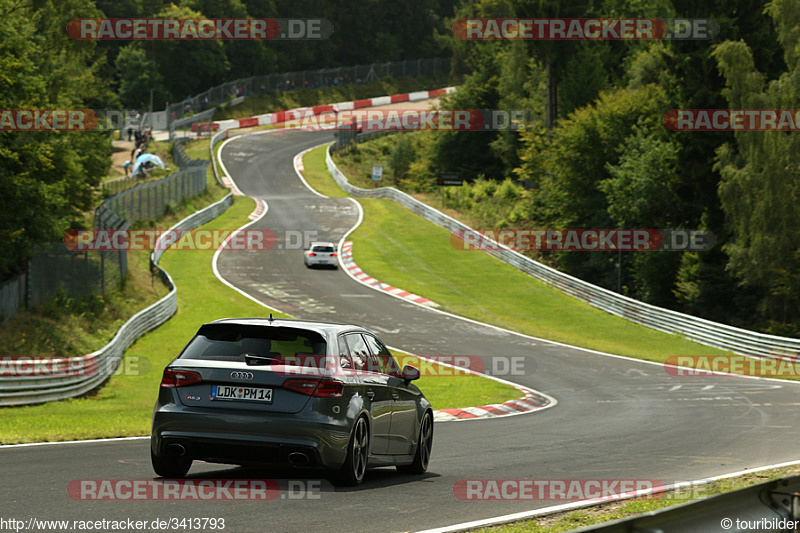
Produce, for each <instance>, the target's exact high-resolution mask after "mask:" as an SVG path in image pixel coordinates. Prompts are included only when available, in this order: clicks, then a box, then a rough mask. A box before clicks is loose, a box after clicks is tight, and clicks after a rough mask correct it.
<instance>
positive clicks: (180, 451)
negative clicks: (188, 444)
mask: <svg viewBox="0 0 800 533" xmlns="http://www.w3.org/2000/svg"><path fill="white" fill-rule="evenodd" d="M167 453H168V454H169V455H172V456H173V457H183V456H184V455H186V448H184V446H183V444H177V443H172V444H170V445H169V446H167Z"/></svg>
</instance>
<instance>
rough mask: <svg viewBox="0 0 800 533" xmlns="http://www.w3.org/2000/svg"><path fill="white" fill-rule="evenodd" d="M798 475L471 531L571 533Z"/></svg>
mask: <svg viewBox="0 0 800 533" xmlns="http://www.w3.org/2000/svg"><path fill="white" fill-rule="evenodd" d="M797 474H800V465H795V466H789V467H785V468H776V469H771V470H764V471H761V472H755V473H752V474H745V475H743V476H739V477H734V478H728V479H722V480H719V481H715V482H712V483H709V484H707V485H700V486H697V487H694V488H687V489H682V490H679V491H673V492H670V493H667V494H664V495H663V496H662V497H660V498H658V499H650V500H647V499H641V500H629V501H625V502H613V503H606V504H602V505H597V506H594V507H588V508H586V509H581V510H578V511H569V512H565V513H556V514H552V515H547V516H543V517H540V518H536V519H532V520H524V521H521V522H515V523H513V524H507V525H502V526H495V527H488V528H481V529H477V530H473V531H478V532H480V533H551V532H553V533H558V532H562V531H571V530H573V529H577V528H581V527H587V526H591V525H595V524H600V523H603V522H608V521H610V520H617V519H622V518H630V517H633V516H636V515H638V514H641V513H647V512H651V511H658V510H660V509H665V508H668V507H672V506H674V505H679V504H682V503H687V502H689V501H691V500H696V499H699V498H706V497H711V496H716V495H718V494H723V493H726V492H731V491H734V490H737V489H743V488H746V487H749V486H751V485H757V484H759V483H764V482H766V481H769V480H770V479H777V478H781V477H786V476H792V475H797ZM558 503H561V502H553V504H554V505H556V504H558Z"/></svg>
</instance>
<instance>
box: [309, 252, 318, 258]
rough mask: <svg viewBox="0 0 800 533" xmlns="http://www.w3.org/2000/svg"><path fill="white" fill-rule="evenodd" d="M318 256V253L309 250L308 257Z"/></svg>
mask: <svg viewBox="0 0 800 533" xmlns="http://www.w3.org/2000/svg"><path fill="white" fill-rule="evenodd" d="M316 256H317V254H315V253H314V252H309V253H308V257H316Z"/></svg>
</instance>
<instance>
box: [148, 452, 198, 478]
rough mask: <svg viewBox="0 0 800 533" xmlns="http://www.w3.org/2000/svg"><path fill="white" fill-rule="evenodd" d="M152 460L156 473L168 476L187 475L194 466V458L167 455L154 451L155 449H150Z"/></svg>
mask: <svg viewBox="0 0 800 533" xmlns="http://www.w3.org/2000/svg"><path fill="white" fill-rule="evenodd" d="M150 462H151V463H153V470H155V472H156V474H158V475H159V476H161V477H166V478H183V477H186V473H187V472H188V471H189V469H190V468H191V467H192V459H191V458H189V457H165V456H163V455H157V454H155V453H153V450H150Z"/></svg>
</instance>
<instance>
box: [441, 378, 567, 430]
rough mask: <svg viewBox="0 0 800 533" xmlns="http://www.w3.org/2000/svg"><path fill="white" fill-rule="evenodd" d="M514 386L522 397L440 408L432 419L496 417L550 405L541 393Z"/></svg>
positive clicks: (517, 413)
mask: <svg viewBox="0 0 800 533" xmlns="http://www.w3.org/2000/svg"><path fill="white" fill-rule="evenodd" d="M516 387H517V388H518V389H519V390H520V391H521V392H522V393H523V394H524V396H523V397H522V398H517V399H516V400H509V401H507V402H505V403H493V404H489V405H482V406H481V407H465V408H463V409H440V410H438V411H434V414H433V419H434V420H435V421H436V422H448V421H454V420H474V419H477V418H496V417H499V416H510V415H521V414H523V413H532V412H533V411H539V410H541V409H545V408H547V407H549V406H550V403H551V400H550V398H547V397H545V396H542V395H541V394H538V393H536V392H535V391H532V390H530V389H527V388H525V387H520V386H519V385H516Z"/></svg>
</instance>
